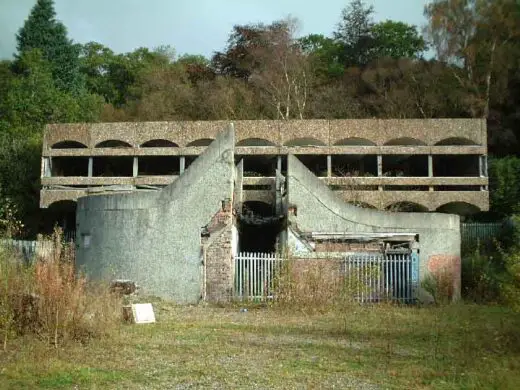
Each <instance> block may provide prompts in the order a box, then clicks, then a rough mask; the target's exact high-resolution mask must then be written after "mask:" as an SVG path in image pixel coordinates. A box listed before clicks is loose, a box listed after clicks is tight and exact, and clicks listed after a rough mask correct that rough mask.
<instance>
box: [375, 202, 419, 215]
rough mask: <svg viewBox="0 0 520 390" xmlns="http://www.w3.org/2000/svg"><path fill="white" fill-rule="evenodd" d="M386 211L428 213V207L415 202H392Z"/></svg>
mask: <svg viewBox="0 0 520 390" xmlns="http://www.w3.org/2000/svg"><path fill="white" fill-rule="evenodd" d="M385 210H386V211H390V212H404V213H426V212H428V208H427V207H425V206H423V205H420V204H418V203H413V202H397V203H392V204H391V205H389V206H388V207H386V208H385Z"/></svg>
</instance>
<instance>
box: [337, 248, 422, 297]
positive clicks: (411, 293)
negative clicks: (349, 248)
mask: <svg viewBox="0 0 520 390" xmlns="http://www.w3.org/2000/svg"><path fill="white" fill-rule="evenodd" d="M343 271H344V274H345V276H346V283H347V285H348V287H349V289H350V290H351V292H352V294H353V295H354V298H355V299H356V300H358V301H359V302H362V303H365V302H381V301H388V300H390V301H398V302H402V303H414V302H415V301H416V299H417V288H418V284H419V256H418V255H417V254H416V253H409V252H405V251H403V252H394V253H386V254H383V253H378V254H355V255H349V256H347V257H346V258H345V260H344V263H343Z"/></svg>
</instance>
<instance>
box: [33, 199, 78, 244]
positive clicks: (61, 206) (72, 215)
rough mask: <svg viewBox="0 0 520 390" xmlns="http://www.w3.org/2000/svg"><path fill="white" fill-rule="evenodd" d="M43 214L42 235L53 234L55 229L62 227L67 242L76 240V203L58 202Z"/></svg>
mask: <svg viewBox="0 0 520 390" xmlns="http://www.w3.org/2000/svg"><path fill="white" fill-rule="evenodd" d="M43 213H44V218H43V221H44V224H43V229H42V231H41V233H43V234H47V235H48V234H52V232H53V230H54V228H55V227H60V228H61V229H62V230H63V233H64V236H65V238H66V239H67V240H69V239H73V238H74V233H75V231H76V202H74V201H72V200H62V201H58V202H55V203H52V204H51V205H50V206H49V208H47V209H45V210H44V211H43Z"/></svg>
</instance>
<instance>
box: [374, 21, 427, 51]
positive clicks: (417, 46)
mask: <svg viewBox="0 0 520 390" xmlns="http://www.w3.org/2000/svg"><path fill="white" fill-rule="evenodd" d="M371 33H372V38H373V49H372V52H371V54H370V57H371V58H373V59H376V58H382V57H392V58H395V59H399V58H418V57H420V56H421V54H422V53H423V52H424V51H425V50H426V42H425V41H424V39H423V38H422V37H421V36H419V33H418V32H417V28H416V27H415V26H411V25H408V24H406V23H402V22H394V21H392V20H387V21H385V22H381V23H377V24H375V25H373V26H372V28H371Z"/></svg>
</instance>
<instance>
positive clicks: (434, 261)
mask: <svg viewBox="0 0 520 390" xmlns="http://www.w3.org/2000/svg"><path fill="white" fill-rule="evenodd" d="M287 176H288V177H287V180H288V182H287V186H288V206H289V209H291V208H295V209H296V211H295V213H294V212H293V213H291V212H289V223H290V225H291V227H292V228H296V229H298V230H299V231H301V232H327V233H329V232H330V233H334V232H410V233H418V234H419V235H420V275H421V279H423V278H424V277H425V276H426V275H428V274H429V273H437V274H438V273H440V272H444V271H446V272H448V273H449V274H450V275H449V277H450V278H451V283H452V284H453V288H454V289H455V292H454V294H455V297H458V296H459V295H460V219H459V216H457V215H448V214H435V213H390V212H382V211H377V210H370V209H362V208H358V207H355V206H353V205H350V204H347V203H345V202H344V201H343V200H342V199H341V198H340V197H338V196H337V195H336V194H335V193H334V192H332V191H331V190H330V189H329V188H328V187H327V186H326V185H325V184H324V183H323V182H322V181H320V180H319V179H318V178H317V177H316V176H315V175H314V174H313V173H312V172H310V171H309V170H308V169H307V168H306V167H305V166H304V165H303V164H302V163H301V162H300V161H299V160H298V159H297V158H295V157H294V156H289V157H288V173H287Z"/></svg>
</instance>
